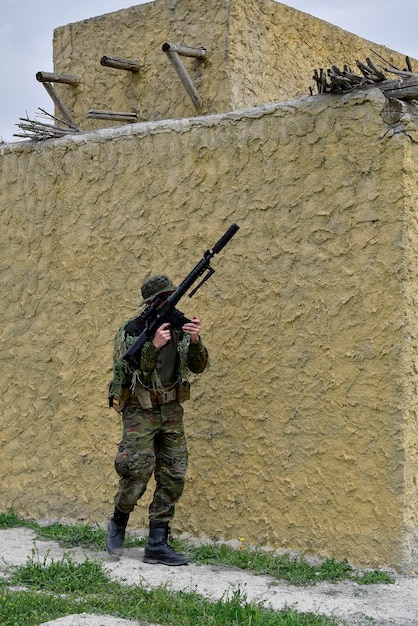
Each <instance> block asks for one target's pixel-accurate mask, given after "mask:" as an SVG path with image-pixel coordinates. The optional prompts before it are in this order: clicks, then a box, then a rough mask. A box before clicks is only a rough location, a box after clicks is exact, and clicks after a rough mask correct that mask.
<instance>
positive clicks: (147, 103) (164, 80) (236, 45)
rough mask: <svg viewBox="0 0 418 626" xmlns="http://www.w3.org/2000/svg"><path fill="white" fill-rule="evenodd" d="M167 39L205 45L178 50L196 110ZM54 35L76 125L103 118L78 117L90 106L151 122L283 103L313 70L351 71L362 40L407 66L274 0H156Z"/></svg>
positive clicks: (302, 90) (301, 91)
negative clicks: (68, 78)
mask: <svg viewBox="0 0 418 626" xmlns="http://www.w3.org/2000/svg"><path fill="white" fill-rule="evenodd" d="M165 42H169V43H175V44H180V45H184V46H191V47H201V46H203V47H204V48H206V52H207V55H206V57H205V59H203V60H197V59H194V58H188V57H181V59H182V62H183V63H184V66H185V68H186V70H187V72H188V73H189V75H190V78H191V79H192V81H193V83H194V85H195V87H196V88H197V90H198V91H199V94H200V95H201V97H202V99H203V106H202V108H201V109H199V110H196V109H195V107H194V105H193V103H192V101H191V99H190V98H189V96H188V95H187V93H186V91H185V89H184V87H183V85H182V84H181V82H180V80H179V78H178V76H177V74H176V72H175V70H174V69H173V67H172V65H171V63H170V61H169V60H168V58H167V56H166V54H165V53H164V52H162V45H163V43H165ZM53 43H54V70H55V71H56V72H58V73H63V74H75V75H77V76H78V77H79V79H80V84H79V85H77V86H76V87H74V86H69V85H60V84H56V85H55V87H56V88H57V90H58V92H59V93H60V95H61V97H62V99H63V101H64V103H65V104H66V106H67V107H68V108H69V109H70V111H71V113H72V114H73V115H74V118H75V121H76V123H77V125H78V126H79V127H80V128H81V129H84V130H87V129H94V128H103V127H108V126H109V125H110V122H105V121H101V120H92V119H86V118H85V116H86V114H87V112H88V111H89V110H90V109H99V110H107V111H122V112H130V111H131V109H135V110H136V111H137V113H138V120H139V121H149V120H160V119H175V118H179V117H189V116H192V115H196V114H205V115H206V114H214V113H221V112H225V111H234V110H236V109H238V108H243V107H252V106H255V105H259V104H264V103H266V102H282V101H286V100H289V99H292V98H295V97H298V96H303V95H306V94H308V93H309V87H310V86H313V87H315V83H314V81H313V80H312V75H313V71H314V69H315V68H316V69H319V68H321V67H322V68H324V69H327V68H328V67H331V66H332V65H339V66H340V67H341V68H342V67H343V66H344V64H348V65H349V66H350V67H351V68H352V69H353V71H355V72H356V73H359V70H357V68H356V65H355V61H356V59H360V60H361V61H363V62H365V59H366V58H367V57H370V56H373V55H372V53H371V51H370V48H373V49H374V50H375V51H376V52H378V54H380V55H382V56H383V57H384V58H385V59H387V61H389V62H390V63H392V64H394V65H395V66H397V67H404V65H405V59H404V56H403V55H401V54H399V53H398V52H394V51H393V50H389V49H388V48H386V47H385V46H382V45H380V44H379V43H372V42H369V41H366V40H364V39H361V38H360V37H358V36H356V35H354V34H352V33H349V32H347V31H344V30H342V29H341V28H338V27H336V26H333V25H332V24H329V23H327V22H324V21H323V20H319V19H317V18H314V17H312V16H311V15H308V14H306V13H302V12H301V11H297V10H296V9H292V8H291V7H288V6H286V5H284V4H281V3H279V2H275V1H274V0H205V2H196V1H195V0H156V1H155V2H149V3H147V4H143V5H138V6H133V7H131V8H128V9H123V10H120V11H117V12H114V13H108V14H105V15H101V16H98V17H94V18H91V19H88V20H83V21H80V22H76V23H73V24H68V25H65V26H61V27H59V28H57V29H56V30H55V32H54V42H53ZM406 52H407V51H406ZM105 55H106V56H111V57H118V58H124V59H133V60H137V61H139V62H140V64H141V68H140V70H139V72H137V73H132V72H129V71H121V70H117V69H113V68H108V67H103V66H102V65H101V64H100V59H101V58H102V56H105ZM373 58H374V60H375V61H376V63H377V62H379V63H380V62H381V60H380V59H379V58H377V57H375V56H373ZM42 69H47V68H42ZM392 78H393V76H392ZM315 91H316V87H315Z"/></svg>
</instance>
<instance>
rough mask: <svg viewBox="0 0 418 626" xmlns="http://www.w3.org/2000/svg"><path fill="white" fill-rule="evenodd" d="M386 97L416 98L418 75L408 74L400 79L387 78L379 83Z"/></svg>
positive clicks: (417, 93) (417, 94) (417, 96)
mask: <svg viewBox="0 0 418 626" xmlns="http://www.w3.org/2000/svg"><path fill="white" fill-rule="evenodd" d="M377 86H378V87H379V89H381V90H382V91H383V93H384V94H385V96H386V98H397V99H398V100H416V99H417V98H418V75H417V74H415V75H413V76H407V77H405V78H403V79H398V80H386V81H384V82H383V83H380V84H378V85H377Z"/></svg>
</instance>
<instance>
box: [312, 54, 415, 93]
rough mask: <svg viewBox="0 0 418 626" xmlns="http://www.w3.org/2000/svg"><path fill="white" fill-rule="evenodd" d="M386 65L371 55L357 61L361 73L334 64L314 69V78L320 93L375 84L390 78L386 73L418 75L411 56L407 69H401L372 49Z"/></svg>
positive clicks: (403, 75) (342, 90) (404, 76)
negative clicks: (413, 69)
mask: <svg viewBox="0 0 418 626" xmlns="http://www.w3.org/2000/svg"><path fill="white" fill-rule="evenodd" d="M371 52H372V53H373V54H374V55H376V56H377V57H378V58H379V59H380V61H383V63H384V65H381V64H380V63H377V62H376V64H375V63H374V62H373V61H372V59H371V58H370V57H368V58H366V63H362V62H361V61H356V66H357V68H358V69H359V70H360V74H355V73H354V72H353V71H352V70H351V68H350V67H348V66H347V65H344V67H343V69H342V70H341V69H340V68H339V67H337V66H336V65H332V66H331V68H329V69H328V70H326V71H325V70H324V69H323V68H321V69H319V70H317V69H315V70H314V75H313V80H314V81H315V82H316V86H317V90H318V93H320V94H322V93H340V92H344V91H349V90H350V89H354V88H355V87H362V86H364V85H373V84H378V83H382V82H384V81H386V80H388V78H387V76H386V73H390V74H396V75H398V76H400V77H403V78H411V77H416V78H417V80H418V75H417V74H416V73H414V72H413V71H412V66H411V61H410V59H409V57H405V62H406V65H407V69H404V70H401V69H399V68H397V67H396V66H395V65H392V63H390V62H389V61H387V60H386V59H384V58H383V57H382V56H381V55H380V54H378V53H377V52H375V51H374V50H371ZM310 93H311V95H313V89H312V87H310Z"/></svg>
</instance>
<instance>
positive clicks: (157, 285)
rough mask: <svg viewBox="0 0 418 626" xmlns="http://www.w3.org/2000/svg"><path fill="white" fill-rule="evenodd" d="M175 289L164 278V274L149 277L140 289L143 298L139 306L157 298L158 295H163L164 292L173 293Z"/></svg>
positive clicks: (169, 281)
mask: <svg viewBox="0 0 418 626" xmlns="http://www.w3.org/2000/svg"><path fill="white" fill-rule="evenodd" d="M176 289H177V287H175V285H173V283H172V281H171V280H170V279H169V278H168V276H164V274H157V275H156V276H150V277H149V278H147V279H146V280H145V281H144V283H143V285H142V287H141V293H142V297H143V301H142V302H141V305H143V304H146V303H147V302H148V301H149V300H152V299H153V298H155V296H159V295H160V293H165V292H166V291H175V290H176Z"/></svg>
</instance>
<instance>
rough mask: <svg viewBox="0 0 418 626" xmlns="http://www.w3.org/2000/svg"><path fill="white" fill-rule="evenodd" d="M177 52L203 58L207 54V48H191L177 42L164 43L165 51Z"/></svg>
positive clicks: (184, 55) (186, 55)
mask: <svg viewBox="0 0 418 626" xmlns="http://www.w3.org/2000/svg"><path fill="white" fill-rule="evenodd" d="M168 50H171V51H172V52H177V54H179V55H180V56H183V57H194V58H195V59H203V58H204V57H205V56H206V48H204V47H203V46H201V47H200V48H190V47H189V46H178V45H177V44H175V43H163V52H168Z"/></svg>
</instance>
